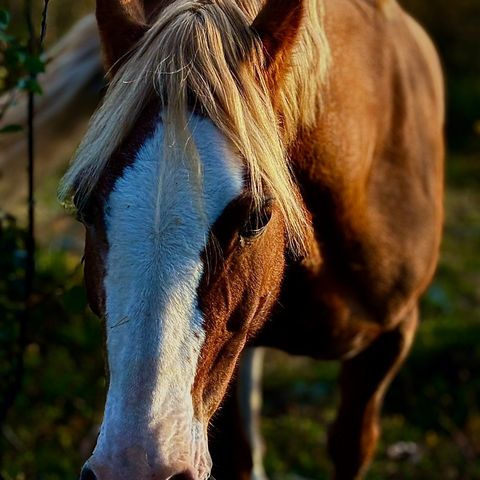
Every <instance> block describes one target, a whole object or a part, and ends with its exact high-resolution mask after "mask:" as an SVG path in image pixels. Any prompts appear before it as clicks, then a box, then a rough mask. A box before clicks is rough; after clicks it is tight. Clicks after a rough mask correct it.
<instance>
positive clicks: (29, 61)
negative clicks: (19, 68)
mask: <svg viewBox="0 0 480 480" xmlns="http://www.w3.org/2000/svg"><path fill="white" fill-rule="evenodd" d="M24 65H25V68H26V69H27V70H28V72H29V73H31V74H32V75H36V74H38V73H43V72H44V71H45V62H44V61H43V60H42V59H41V58H40V57H34V56H32V55H29V56H28V57H27V58H26V59H25V61H24Z"/></svg>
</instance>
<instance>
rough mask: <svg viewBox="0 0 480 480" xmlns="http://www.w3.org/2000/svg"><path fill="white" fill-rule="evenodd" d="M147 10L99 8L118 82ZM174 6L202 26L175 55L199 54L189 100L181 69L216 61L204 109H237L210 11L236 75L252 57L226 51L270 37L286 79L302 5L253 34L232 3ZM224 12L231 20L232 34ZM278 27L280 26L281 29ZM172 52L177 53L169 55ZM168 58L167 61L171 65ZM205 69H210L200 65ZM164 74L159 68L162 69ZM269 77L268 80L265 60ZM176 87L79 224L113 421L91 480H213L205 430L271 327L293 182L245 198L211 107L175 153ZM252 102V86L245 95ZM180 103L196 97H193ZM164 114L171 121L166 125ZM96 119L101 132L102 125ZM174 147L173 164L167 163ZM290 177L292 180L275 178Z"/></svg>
mask: <svg viewBox="0 0 480 480" xmlns="http://www.w3.org/2000/svg"><path fill="white" fill-rule="evenodd" d="M141 3H144V7H145V8H146V6H147V5H149V4H150V3H152V4H153V3H155V2H135V1H129V2H123V1H122V2H119V1H118V0H98V2H97V18H98V20H99V25H100V32H101V34H102V40H103V44H104V52H105V55H106V58H107V61H109V62H110V63H111V65H110V66H112V67H113V68H114V70H115V69H116V68H117V66H118V62H117V60H118V59H121V58H123V56H124V54H125V50H126V49H127V50H128V49H129V48H130V47H131V46H132V45H131V44H129V42H131V41H132V39H138V38H139V37H140V36H141V35H142V33H143V32H144V31H145V27H144V24H143V23H141V22H140V23H139V24H138V25H137V23H136V22H135V21H134V20H133V18H132V16H131V15H133V14H134V12H135V11H136V10H138V11H140V10H141V9H142V7H141ZM159 3H161V2H159ZM165 3H169V2H165ZM179 3H180V4H181V5H180V7H179V8H180V10H182V11H186V12H187V14H188V22H190V23H189V25H195V28H197V29H198V30H196V35H189V36H188V39H189V40H188V42H187V41H184V43H183V46H182V48H183V50H182V51H183V53H184V54H186V55H187V53H188V55H193V57H192V59H190V60H191V61H190V60H189V61H188V62H186V64H185V65H184V68H180V69H173V70H172V71H171V72H170V73H171V74H172V75H177V77H178V81H179V83H178V88H179V89H181V88H182V83H184V79H183V78H182V76H181V75H182V72H183V71H184V70H185V71H188V69H189V68H190V66H191V65H192V62H194V61H195V62H196V63H198V65H196V66H197V67H198V68H201V67H202V65H204V63H207V64H209V65H210V67H209V68H208V69H205V72H208V73H209V74H210V79H209V82H210V83H209V84H208V88H209V89H210V90H208V89H207V90H208V91H209V92H210V94H209V95H210V96H208V99H211V98H213V99H215V100H216V101H217V102H220V99H221V98H222V101H221V105H222V106H223V107H222V108H225V109H226V110H228V105H229V104H230V103H229V102H230V98H227V97H225V95H224V97H220V96H218V95H219V94H220V90H221V88H222V82H224V81H227V79H228V78H229V79H230V80H229V81H230V84H229V85H230V91H232V92H235V91H237V90H236V89H237V87H236V86H235V85H236V83H235V82H237V81H238V78H240V77H237V75H236V73H235V74H234V73H231V72H230V70H228V68H229V67H228V66H227V67H222V68H224V70H221V69H220V70H218V71H219V72H220V71H221V72H223V77H222V76H221V75H220V74H216V73H215V72H216V71H217V70H216V68H217V63H216V61H215V60H212V55H213V54H212V53H211V50H210V47H212V48H215V49H216V50H217V54H216V55H220V56H221V55H223V53H222V52H223V51H224V50H223V48H221V46H219V44H218V42H219V40H218V39H219V38H220V37H221V35H220V34H219V35H217V34H216V33H215V32H216V30H213V27H212V26H210V27H209V28H206V27H203V28H204V30H205V31H202V27H201V26H202V25H204V24H203V23H202V22H203V20H202V18H206V17H202V15H203V14H204V13H205V12H203V13H202V12H199V9H203V8H206V9H210V10H211V11H213V12H214V13H213V14H214V15H217V14H218V15H219V17H218V18H220V19H221V20H219V23H218V25H221V26H222V28H223V27H224V28H230V29H231V31H230V33H229V34H228V38H226V43H227V45H228V49H227V50H228V52H229V53H228V55H229V65H234V68H233V70H234V71H235V72H236V71H237V67H238V68H243V67H242V66H241V65H240V64H241V62H242V59H243V58H245V57H243V56H241V55H239V54H238V51H237V50H238V49H237V48H236V47H235V46H232V39H237V38H243V40H242V41H243V42H244V44H243V51H244V52H246V51H247V50H248V48H250V46H251V44H252V43H250V42H251V39H252V38H253V35H254V34H253V33H252V32H259V35H260V36H261V40H262V41H264V45H265V48H266V49H267V50H268V52H267V53H268V55H267V58H268V59H269V63H268V65H271V66H274V68H273V67H272V69H271V72H279V71H280V68H279V64H276V63H275V59H276V58H277V54H279V53H281V55H279V58H281V59H283V58H285V57H286V55H285V51H284V48H283V47H285V45H287V44H289V43H291V42H292V41H293V39H294V37H295V35H294V32H292V28H297V29H298V28H299V25H300V18H301V12H302V10H301V2H277V1H276V0H275V1H273V0H272V1H270V2H267V4H266V6H265V7H264V10H262V12H261V13H260V14H259V17H257V18H259V19H260V20H259V21H257V20H256V21H255V22H256V23H255V25H254V28H250V27H249V25H246V24H245V21H244V20H242V19H243V18H244V17H243V16H242V15H241V14H235V15H236V17H235V15H234V14H233V13H231V14H230V13H229V14H226V13H225V9H230V10H231V11H232V12H233V11H236V10H235V9H238V7H237V5H236V3H234V2H232V3H231V4H230V3H229V4H228V5H227V2H225V5H224V4H223V3H221V4H220V3H217V2H212V3H211V4H210V6H209V4H208V2H195V1H187V0H185V1H184V2H179ZM127 4H128V5H129V8H127V7H126V5H127ZM133 4H135V5H136V7H138V8H137V9H136V8H133V7H132V5H133ZM182 5H183V6H182ZM130 7H132V8H130ZM221 9H223V13H222V11H220V10H221ZM172 11H173V10H171V11H170V13H168V15H171V12H172ZM215 12H216V13H215ZM213 14H212V13H210V14H209V15H213ZM165 16H167V14H165ZM230 16H232V18H233V17H235V18H236V20H232V22H233V23H231V24H230V25H229V24H228V22H230V20H228V19H229V18H230ZM146 17H147V18H148V15H146ZM273 18H276V19H278V21H276V22H272V19H273ZM174 20H175V19H174ZM174 20H172V21H171V23H170V29H169V30H168V32H170V33H171V34H172V35H174V33H173V32H174V31H176V30H175V29H174V28H173V27H172V25H177V24H176V23H172V22H174ZM227 20H228V21H227ZM242 22H243V23H242ZM180 24H181V22H179V24H178V25H180ZM234 24H235V25H236V24H239V25H240V27H236V26H235V25H234ZM244 24H245V25H244ZM156 25H157V28H156V30H155V29H152V30H153V32H154V33H153V34H152V35H150V36H148V34H147V37H148V38H149V39H150V40H152V39H153V40H152V41H154V40H156V37H155V35H156V34H159V35H160V34H161V32H162V30H161V28H160V27H158V24H156ZM183 25H185V22H183ZM242 25H243V26H242ZM291 25H293V27H291ZM162 28H163V27H162ZM215 28H217V27H215ZM218 28H221V27H218ZM235 28H238V29H239V31H238V32H237V31H236V30H235ZM242 29H243V30H242ZM152 30H150V31H149V33H151V32H152ZM155 32H156V33H155ZM170 33H169V34H170ZM196 36H200V37H201V38H203V39H204V40H205V39H208V42H210V43H209V45H210V47H208V48H207V47H205V46H204V45H203V44H202V45H200V44H199V45H196V46H195V44H194V48H193V50H192V52H190V51H189V50H188V45H189V44H190V43H192V42H193V41H198V38H196ZM283 37H284V38H285V44H284V42H283V41H282V38H283ZM165 38H166V39H167V40H168V38H171V37H165ZM185 38H187V37H185ZM163 45H165V43H164V44H163ZM175 45H176V44H175V42H173V43H172V49H174V48H176V47H175ZM285 48H286V47H285ZM185 52H187V53H185ZM189 52H190V53H189ZM188 55H187V57H188ZM202 55H203V57H202ZM225 55H227V54H225ZM170 56H171V55H170V53H168V54H167V55H166V56H165V58H166V59H167V58H170ZM197 57H200V58H201V60H198V59H197V60H195V59H196V58H197ZM115 62H117V63H115ZM202 62H204V63H202ZM257 63H258V64H259V62H257ZM162 65H163V64H162V63H161V64H160V65H156V64H155V68H156V69H157V71H158V72H160V73H161V72H162V68H164V67H162ZM259 65H260V64H259ZM262 67H263V64H262ZM264 67H265V69H267V67H268V68H270V66H267V64H265V66H264ZM149 68H150V67H149ZM165 68H166V67H165ZM259 68H260V67H259ZM259 71H260V70H259ZM212 72H213V73H212ZM271 72H270V73H271ZM134 73H136V72H134ZM265 73H267V72H265ZM262 74H263V72H262ZM252 75H253V74H252ZM177 77H169V78H170V80H169V83H168V82H167V83H166V84H165V85H169V86H170V90H169V91H168V92H169V93H168V95H169V96H168V98H167V99H166V104H167V114H165V110H162V111H159V108H158V107H155V105H154V104H155V101H153V102H152V105H151V106H150V107H148V108H145V110H144V111H143V113H141V114H140V115H139V117H138V116H137V117H138V121H136V122H135V124H134V125H132V126H131V128H130V127H129V131H130V133H129V136H127V137H126V138H125V137H122V138H125V140H124V141H123V144H122V146H121V147H120V148H116V149H115V153H114V155H113V157H112V158H110V156H109V161H108V163H106V165H104V168H103V170H102V175H101V177H100V178H99V179H98V182H97V183H96V187H95V189H94V191H93V193H92V194H91V195H90V196H89V202H88V203H87V204H86V205H85V206H84V207H82V211H81V212H80V213H81V215H82V218H83V222H84V223H85V226H86V230H87V235H86V247H85V279H86V285H87V292H88V297H89V301H90V304H91V307H92V309H93V310H94V311H95V312H96V313H97V314H99V315H100V316H102V317H104V318H105V328H106V343H107V352H108V367H109V389H108V394H107V401H106V406H105V415H104V419H103V423H102V427H101V431H100V435H99V437H98V441H97V446H96V448H95V451H94V453H93V455H92V457H91V458H90V460H89V461H88V462H87V467H86V468H85V469H84V471H83V474H82V475H83V478H85V479H94V478H97V479H98V480H113V479H115V480H122V479H129V480H130V479H137V480H144V479H155V480H168V479H173V478H176V479H177V480H179V479H181V478H183V479H193V480H204V479H206V478H208V475H209V472H210V468H211V461H210V457H209V454H208V446H207V425H208V422H209V420H210V419H211V417H212V415H213V413H214V412H215V410H216V409H217V407H218V406H219V404H220V402H221V400H222V398H223V396H224V394H225V391H226V388H227V386H228V383H229V381H230V380H231V377H232V375H233V372H234V370H235V366H236V364H237V361H238V358H239V356H240V354H241V352H242V350H243V349H244V348H245V345H246V344H247V343H248V341H249V340H250V339H251V338H252V337H253V335H254V334H255V333H256V332H257V331H258V330H259V329H260V328H261V327H262V325H263V323H264V322H265V321H266V319H267V316H268V314H269V312H270V311H271V309H272V307H273V305H274V303H275V301H276V299H277V297H278V293H279V290H280V284H281V281H282V277H283V271H284V267H285V250H286V241H285V237H286V225H287V222H286V220H285V219H286V218H288V217H287V216H285V208H284V206H285V201H282V202H280V201H279V200H278V198H279V196H281V195H283V196H284V197H285V191H286V190H288V188H289V187H285V185H287V183H288V182H287V183H284V187H285V188H283V189H277V190H275V189H274V188H273V189H272V191H276V192H277V195H273V194H272V195H268V194H264V195H263V196H260V195H259V194H258V192H259V191H260V189H258V188H256V189H255V188H254V187H252V178H253V177H252V169H248V168H246V165H247V164H248V161H249V157H248V156H247V155H245V156H244V157H243V158H242V156H241V155H240V153H238V150H236V149H235V148H234V147H233V143H234V142H233V141H232V140H231V138H230V137H229V136H228V135H226V132H225V129H223V130H220V128H217V126H218V124H217V126H215V125H214V123H213V121H211V120H209V119H208V118H207V115H209V113H208V112H209V110H208V109H206V110H205V114H206V116H199V115H197V114H192V115H191V116H190V122H189V132H190V133H189V135H190V136H191V137H190V138H188V139H183V142H184V143H182V139H181V138H174V139H173V141H172V138H171V137H170V134H171V130H169V128H168V126H169V125H170V123H169V122H168V119H169V118H170V117H169V116H168V103H169V101H170V100H171V98H172V96H173V97H175V95H174V94H175V90H176V89H177V84H175V85H174V84H173V83H172V81H171V78H177ZM129 78H130V77H128V78H127V80H125V81H123V80H122V81H120V82H119V84H117V87H118V88H127V90H126V91H125V93H124V94H123V93H122V94H120V95H118V96H117V97H116V98H117V102H122V101H125V98H126V96H128V95H129V94H130V93H131V90H130V87H122V85H130V84H131V82H130V81H129ZM196 78H197V83H196V84H195V85H196V88H197V90H198V88H200V89H201V88H202V85H203V84H204V83H205V82H206V80H205V77H204V76H203V75H197V77H196ZM252 78H255V82H257V80H258V81H259V80H260V79H259V77H258V76H252ZM121 79H123V77H121ZM272 79H273V73H271V75H270V77H269V80H270V81H269V82H268V84H269V85H274V84H275V82H274V81H271V80H272ZM119 85H120V86H119ZM172 85H173V87H172ZM199 85H200V87H199ZM255 85H256V83H255ZM118 88H117V90H116V91H120V90H118ZM262 88H263V87H262ZM265 88H266V87H265ZM137 91H138V89H137ZM256 91H257V90H256V87H251V89H250V92H256ZM160 94H161V92H160ZM238 95H239V96H238V97H236V98H237V100H236V101H237V104H238V103H241V102H245V101H246V100H245V99H246V98H247V97H245V96H242V95H240V94H238ZM254 95H258V94H257V93H254ZM268 97H270V95H266V96H264V97H261V98H263V100H258V101H257V103H256V104H255V105H257V106H258V108H264V110H265V111H264V115H266V116H264V117H262V118H269V122H270V123H269V125H272V124H273V126H274V128H276V127H275V125H276V124H277V119H276V118H275V115H274V113H272V115H271V116H268V115H270V114H267V113H265V112H267V110H266V108H267V107H266V106H265V105H267V104H268V102H269V100H267V98H268ZM182 98H187V93H186V94H185V95H184V97H182ZM248 98H250V99H251V98H253V97H248ZM258 98H260V97H258ZM208 99H207V101H209V100H208ZM177 100H178V99H177ZM262 102H263V103H262ZM172 103H173V104H175V102H172ZM117 105H118V103H116V104H115V108H117ZM164 105H165V103H164ZM215 105H216V104H215ZM262 105H264V107H262ZM202 106H204V104H202ZM210 111H212V110H210ZM271 111H273V108H272V109H271ZM182 112H183V110H182ZM162 115H166V118H167V120H166V121H165V124H164V123H163V120H162V118H163V117H162ZM232 115H233V114H232ZM137 117H135V118H137ZM103 118H107V120H108V118H109V116H104V117H103ZM232 118H233V117H232ZM249 118H255V116H252V117H249ZM124 121H125V122H126V121H128V118H127V117H118V118H116V120H115V122H117V123H116V124H119V123H118V122H124ZM110 123H112V121H110ZM264 123H265V122H264ZM95 125H97V124H95ZM102 125H103V124H102ZM239 126H241V128H237V129H236V131H238V132H240V131H241V132H243V135H244V137H245V135H251V136H252V138H253V140H252V142H257V143H256V151H257V152H259V151H266V150H268V149H262V148H261V145H262V144H268V145H272V144H273V143H272V140H271V139H272V138H274V137H272V136H270V137H268V138H269V139H270V140H267V139H266V138H267V137H265V138H262V137H261V136H260V134H261V133H262V132H263V130H262V129H261V128H256V129H255V128H254V127H252V125H250V124H248V122H245V121H242V122H240V123H238V125H237V127H239ZM223 128H224V127H223ZM249 128H250V129H251V131H247V130H248V129H249ZM99 130H101V129H99ZM92 131H93V134H92ZM181 131H183V132H184V131H185V130H184V129H183V130H182V129H180V130H176V132H177V133H178V134H179V135H180V132H181ZM221 132H223V133H221ZM90 134H91V138H90V140H91V142H92V143H93V144H94V143H95V142H96V141H97V138H96V137H97V135H100V134H101V132H100V133H98V132H97V131H96V130H95V129H93V130H92V128H90ZM265 135H266V133H265ZM87 138H88V137H87ZM164 138H166V139H167V141H164ZM229 138H230V140H229ZM275 138H277V140H278V137H275ZM259 139H260V140H259ZM108 140H109V139H108V138H107V141H108ZM191 142H192V143H194V144H195V152H196V154H195V160H196V162H198V164H199V166H200V168H199V169H195V168H193V169H192V163H191V162H189V155H188V153H187V151H189V147H188V144H189V143H191ZM175 145H177V146H178V145H181V147H180V148H178V147H175ZM237 146H238V142H237ZM169 148H173V149H175V150H176V154H175V155H171V154H169V153H168V152H169V150H168V149H169ZM272 149H273V147H272V148H271V149H270V150H272ZM239 150H240V148H239ZM280 150H281V149H280ZM280 150H279V151H280ZM182 152H183V153H182ZM257 157H258V155H257ZM266 158H269V157H268V156H267V157H266ZM271 158H277V157H275V156H274V155H272V156H271ZM281 161H282V162H283V161H284V159H283V158H281ZM282 165H283V168H284V170H285V169H286V167H285V164H284V163H278V162H277V164H276V166H277V168H271V169H270V170H269V171H268V172H267V173H265V171H264V170H261V169H260V170H259V171H260V172H263V173H265V176H261V177H258V176H257V177H256V178H257V179H258V178H262V179H267V180H268V179H271V178H272V177H275V178H277V177H278V176H279V175H280V173H279V172H280V171H283V170H281V168H282ZM195 167H198V165H196V164H195ZM262 168H263V167H262ZM197 170H199V171H200V173H199V174H197V173H196V171H197ZM280 176H281V175H280ZM286 177H288V172H286V170H285V171H283V177H282V178H284V179H285V178H286ZM278 178H279V177H278ZM267 183H268V182H267ZM253 185H254V183H253ZM269 185H274V183H272V182H270V184H269ZM257 187H258V185H257ZM285 189H286V190H285ZM265 190H267V189H265ZM282 192H283V193H282ZM270 197H272V198H270ZM274 197H277V199H276V198H274ZM253 199H255V201H253ZM277 202H278V203H277ZM254 205H255V207H254Z"/></svg>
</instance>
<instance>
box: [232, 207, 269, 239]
mask: <svg viewBox="0 0 480 480" xmlns="http://www.w3.org/2000/svg"><path fill="white" fill-rule="evenodd" d="M272 212H273V199H267V200H265V202H264V203H263V204H262V205H261V207H260V208H258V209H255V210H253V211H252V212H250V214H249V216H248V220H247V221H246V222H245V224H244V226H243V228H242V230H241V232H240V237H241V238H243V239H245V240H253V239H255V238H256V237H258V236H259V235H261V234H262V233H263V232H264V230H265V228H266V226H267V225H268V222H269V221H270V219H271V218H272Z"/></svg>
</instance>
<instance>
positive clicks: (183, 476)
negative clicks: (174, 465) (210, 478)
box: [170, 472, 195, 480]
mask: <svg viewBox="0 0 480 480" xmlns="http://www.w3.org/2000/svg"><path fill="white" fill-rule="evenodd" d="M170 480H195V477H194V476H193V475H192V474H191V473H190V472H183V473H179V474H178V475H174V476H173V477H172V478H171V479H170Z"/></svg>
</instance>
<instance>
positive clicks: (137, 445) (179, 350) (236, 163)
mask: <svg viewBox="0 0 480 480" xmlns="http://www.w3.org/2000/svg"><path fill="white" fill-rule="evenodd" d="M191 127H192V133H193V140H194V142H195V144H196V148H197V150H198V152H199V155H200V158H201V161H202V169H203V184H202V188H203V205H204V207H203V209H204V211H203V213H202V210H201V209H199V201H198V198H197V194H196V190H195V188H194V187H193V185H192V183H193V182H192V173H191V171H190V169H189V168H188V166H187V165H188V161H185V162H178V161H175V158H174V156H172V157H173V158H164V156H163V155H162V152H163V127H162V124H159V126H158V127H157V129H156V132H155V134H154V136H153V137H152V138H150V139H148V140H147V142H146V143H145V145H144V146H143V147H142V148H141V149H140V151H139V152H138V154H137V155H136V158H135V161H134V163H133V164H132V165H131V166H130V167H127V168H126V169H125V171H124V173H123V176H122V177H121V178H119V179H118V180H117V181H116V183H115V186H114V189H113V190H112V192H111V194H110V196H109V198H108V201H107V205H106V211H105V218H106V228H107V238H108V244H109V251H108V257H107V260H106V278H105V284H104V286H105V293H106V328H107V347H108V359H109V367H110V386H109V392H108V397H107V402H106V407H105V416H104V421H103V424H102V429H101V433H100V436H99V440H98V444H97V449H96V452H95V453H100V452H102V453H103V454H104V455H107V456H110V455H113V454H112V449H113V448H115V450H116V451H117V450H118V448H119V447H120V448H123V447H124V448H125V449H127V450H128V451H131V450H132V449H134V450H135V449H140V453H141V456H142V457H144V461H145V463H146V465H145V468H153V464H154V463H159V462H160V463H162V464H164V463H169V462H173V461H175V462H178V461H179V458H178V456H181V457H182V460H184V461H185V462H187V463H189V462H190V463H191V462H192V460H193V461H195V462H196V463H197V465H195V467H197V468H198V471H199V473H200V474H201V475H205V474H206V473H208V472H206V470H208V468H209V465H205V463H206V460H205V458H207V454H206V452H207V446H206V433H205V431H204V429H203V427H201V426H200V424H199V422H198V421H197V420H196V419H195V418H194V413H193V406H192V398H191V389H192V385H193V382H194V378H195V374H196V369H197V363H198V359H199V355H200V351H201V348H202V345H203V342H204V337H205V332H204V329H203V319H202V313H201V311H200V310H199V308H198V304H197V288H198V286H199V283H200V280H201V277H202V271H203V263H202V259H201V253H202V251H203V250H204V247H205V245H206V242H207V239H208V235H209V230H210V228H211V226H212V225H213V223H214V222H215V221H216V220H217V218H218V217H219V216H220V214H221V213H222V212H223V210H224V209H225V207H226V206H227V205H228V204H229V203H230V202H231V201H232V200H233V199H235V198H236V197H237V196H238V195H239V194H240V193H241V189H242V183H243V180H242V178H243V177H242V168H241V162H240V160H239V158H238V157H237V156H236V155H235V154H234V153H233V151H232V149H231V148H230V147H229V146H228V145H227V143H226V140H225V139H224V138H223V136H222V135H221V134H220V132H219V131H218V130H217V129H216V128H215V127H214V125H213V124H212V123H211V122H210V121H209V120H206V119H202V118H200V117H197V116H193V117H192V121H191ZM132 455H135V451H133V453H132ZM137 457H138V455H137ZM183 457H185V458H183ZM195 459H196V460H195ZM137 461H138V458H137ZM202 462H203V463H204V464H203V465H202ZM207 463H208V462H207ZM190 466H193V465H190Z"/></svg>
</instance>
